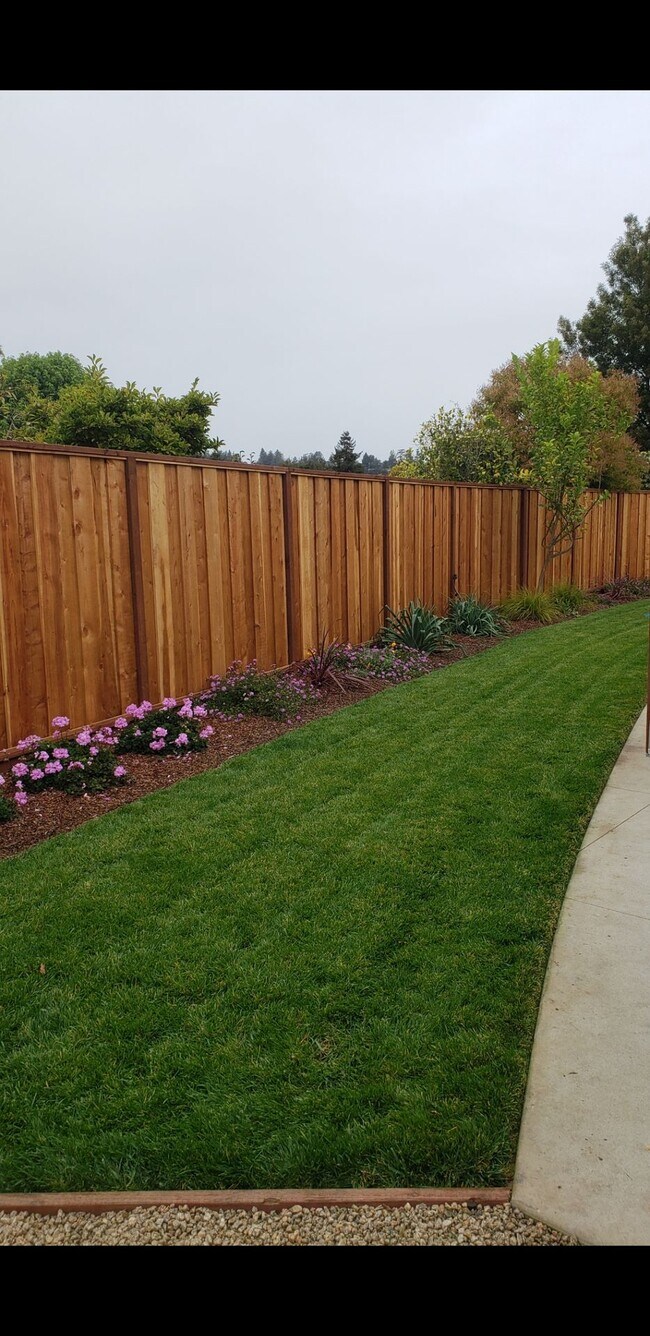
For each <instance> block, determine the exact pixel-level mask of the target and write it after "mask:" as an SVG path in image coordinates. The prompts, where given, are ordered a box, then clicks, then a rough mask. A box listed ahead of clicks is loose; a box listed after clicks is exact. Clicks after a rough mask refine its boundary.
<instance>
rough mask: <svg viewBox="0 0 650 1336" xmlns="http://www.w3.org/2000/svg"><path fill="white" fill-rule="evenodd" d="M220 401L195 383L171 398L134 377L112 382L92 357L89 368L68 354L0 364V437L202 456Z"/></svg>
mask: <svg viewBox="0 0 650 1336" xmlns="http://www.w3.org/2000/svg"><path fill="white" fill-rule="evenodd" d="M218 402H219V395H218V394H211V393H209V392H207V391H205V390H200V389H199V388H198V381H196V380H195V381H194V382H193V384H192V385H191V386H190V388H189V390H188V391H187V393H186V394H183V395H179V396H178V397H175V398H174V397H172V396H170V395H166V394H163V392H162V390H161V389H160V388H159V387H155V388H154V389H153V390H151V391H149V390H141V389H138V386H137V385H136V384H135V382H134V381H127V383H126V385H122V386H116V385H113V384H112V383H111V381H110V380H109V378H108V374H107V372H106V368H105V366H104V364H103V362H102V361H101V360H100V359H99V358H98V357H94V356H93V357H91V358H89V366H88V367H87V368H84V367H82V366H81V363H80V362H78V361H77V359H76V358H75V357H72V355H71V354H69V353H46V354H44V355H43V356H41V355H40V354H31V353H30V354H24V355H23V356H22V357H18V358H8V359H7V360H6V361H5V362H4V363H3V364H2V365H1V366H0V434H1V435H3V436H5V437H7V438H14V439H16V440H28V441H53V442H57V443H59V444H63V445H75V446H76V445H83V446H85V445H94V446H97V447H98V448H99V449H102V450H139V451H143V452H145V453H149V454H164V455H205V454H206V453H207V452H208V451H210V452H212V453H215V452H217V451H218V448H219V445H220V444H221V442H219V441H218V440H217V439H216V438H214V437H211V435H210V421H211V415H212V409H213V408H215V407H216V405H217V404H218Z"/></svg>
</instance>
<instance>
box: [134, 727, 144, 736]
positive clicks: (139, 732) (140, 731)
mask: <svg viewBox="0 0 650 1336" xmlns="http://www.w3.org/2000/svg"><path fill="white" fill-rule="evenodd" d="M133 736H134V737H135V738H141V737H142V729H141V728H135V729H134V730H133Z"/></svg>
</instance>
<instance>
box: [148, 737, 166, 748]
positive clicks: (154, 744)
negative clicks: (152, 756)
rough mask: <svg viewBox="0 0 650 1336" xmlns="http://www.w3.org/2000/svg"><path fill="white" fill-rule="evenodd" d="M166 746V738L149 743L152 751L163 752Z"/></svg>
mask: <svg viewBox="0 0 650 1336" xmlns="http://www.w3.org/2000/svg"><path fill="white" fill-rule="evenodd" d="M164 745H165V739H164V738H157V739H156V741H155V742H150V743H149V747H150V748H151V751H162V749H163V747H164Z"/></svg>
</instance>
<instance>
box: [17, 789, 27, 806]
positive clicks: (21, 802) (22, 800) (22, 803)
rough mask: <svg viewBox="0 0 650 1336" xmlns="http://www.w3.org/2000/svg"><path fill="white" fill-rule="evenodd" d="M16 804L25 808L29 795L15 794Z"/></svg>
mask: <svg viewBox="0 0 650 1336" xmlns="http://www.w3.org/2000/svg"><path fill="white" fill-rule="evenodd" d="M14 802H17V803H18V806H19V807H24V806H25V803H26V802H27V794H26V793H22V792H21V793H15V794H14Z"/></svg>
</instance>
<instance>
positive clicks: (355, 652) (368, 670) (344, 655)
mask: <svg viewBox="0 0 650 1336" xmlns="http://www.w3.org/2000/svg"><path fill="white" fill-rule="evenodd" d="M333 668H334V672H336V671H337V669H338V670H339V672H344V673H346V674H349V675H351V676H354V677H372V678H378V679H379V681H381V682H394V683H396V682H408V681H410V679H411V678H412V677H421V675H422V673H428V672H430V670H431V661H430V659H429V655H428V654H424V653H423V652H422V650H418V649H408V648H406V647H405V646H403V645H397V644H392V645H390V644H389V645H349V644H348V645H339V646H338V650H337V654H336V656H335V659H334V664H333Z"/></svg>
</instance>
